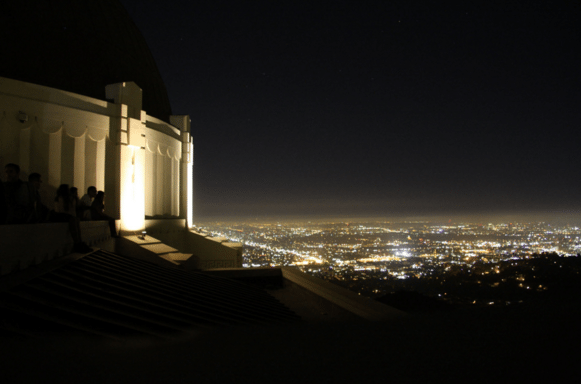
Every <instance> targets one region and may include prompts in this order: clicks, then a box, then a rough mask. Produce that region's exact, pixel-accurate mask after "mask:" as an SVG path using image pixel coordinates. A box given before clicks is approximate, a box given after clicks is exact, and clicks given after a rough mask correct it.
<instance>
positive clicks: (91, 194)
mask: <svg viewBox="0 0 581 384" xmlns="http://www.w3.org/2000/svg"><path fill="white" fill-rule="evenodd" d="M95 196H97V188H95V187H93V186H91V187H89V188H87V193H86V194H85V195H83V197H81V200H80V201H79V214H80V215H81V216H80V218H81V219H82V220H91V205H92V204H93V200H94V199H95Z"/></svg>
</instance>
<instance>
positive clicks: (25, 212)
mask: <svg viewBox="0 0 581 384" xmlns="http://www.w3.org/2000/svg"><path fill="white" fill-rule="evenodd" d="M4 172H5V173H6V182H5V183H4V198H5V202H6V224H24V223H26V222H27V221H28V219H29V218H30V215H31V213H32V209H31V206H30V193H29V190H28V184H27V183H25V182H23V181H22V180H20V167H19V166H18V165H17V164H12V163H10V164H6V165H5V166H4Z"/></svg>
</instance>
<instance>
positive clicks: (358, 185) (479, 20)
mask: <svg viewBox="0 0 581 384" xmlns="http://www.w3.org/2000/svg"><path fill="white" fill-rule="evenodd" d="M121 2H122V3H123V4H124V5H125V7H126V8H127V10H128V11H129V13H130V15H131V16H132V17H133V19H134V21H135V22H136V24H137V26H138V27H139V28H140V29H141V31H142V32H143V34H144V36H145V38H146V40H147V42H148V44H149V46H150V48H151V50H152V52H153V55H154V56H155V59H156V61H157V64H158V67H159V70H160V72H161V74H162V77H163V78H164V80H165V83H166V86H167V89H168V93H169V97H170V101H171V104H172V109H173V113H174V114H189V115H190V117H191V119H192V136H193V139H194V148H195V149H194V152H195V163H194V173H195V176H194V182H195V199H194V201H195V215H196V217H197V219H199V220H202V219H205V218H210V217H217V218H218V217H221V218H225V217H249V218H261V217H281V218H283V217H288V216H291V215H294V216H306V215H309V216H310V217H315V216H318V217H325V216H335V217H341V216H359V217H360V216H368V215H373V216H380V217H384V218H388V219H389V218H390V217H396V216H398V217H403V216H416V217H417V216H430V215H442V216H450V217H452V216H454V215H468V214H475V215H480V216H481V217H485V216H491V215H494V214H502V213H509V214H515V215H516V214H517V213H518V214H522V213H523V212H524V213H531V214H532V213H537V212H544V213H550V214H556V215H557V216H559V215H561V216H562V215H565V216H566V217H568V218H572V219H579V218H580V217H581V213H580V212H581V211H580V209H581V202H580V201H579V192H580V187H581V181H580V172H579V170H580V166H581V160H580V159H581V151H580V145H579V144H580V141H579V139H578V137H577V136H578V134H577V131H578V130H579V129H580V128H581V79H580V77H581V76H580V73H581V54H580V50H581V42H580V31H579V24H580V23H579V20H581V3H579V2H578V1H486V2H482V3H480V2H474V1H469V2H463V3H465V4H461V5H459V4H458V3H459V2H447V1H442V2H418V1H409V0H408V1H361V0H360V1H340V0H337V1H332V2H331V1H314V0H310V1H302V0H292V1H286V0H282V1H240V2H232V1H211V2H210V1H205V2H195V1H171V0H168V1H165V2H160V1H139V2H137V1H130V0H122V1H121Z"/></svg>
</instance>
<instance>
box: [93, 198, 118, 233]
mask: <svg viewBox="0 0 581 384" xmlns="http://www.w3.org/2000/svg"><path fill="white" fill-rule="evenodd" d="M91 218H92V219H93V220H107V221H108V222H109V230H110V231H111V236H113V237H117V229H116V228H115V219H114V218H112V217H111V216H108V215H106V214H105V192H103V191H99V192H97V196H95V200H93V203H92V204H91Z"/></svg>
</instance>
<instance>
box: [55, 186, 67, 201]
mask: <svg viewBox="0 0 581 384" xmlns="http://www.w3.org/2000/svg"><path fill="white" fill-rule="evenodd" d="M69 196H70V190H69V185H68V184H61V185H60V186H59V187H58V189H57V190H56V197H57V198H58V197H63V198H67V197H69Z"/></svg>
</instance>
